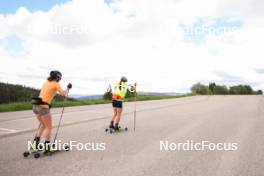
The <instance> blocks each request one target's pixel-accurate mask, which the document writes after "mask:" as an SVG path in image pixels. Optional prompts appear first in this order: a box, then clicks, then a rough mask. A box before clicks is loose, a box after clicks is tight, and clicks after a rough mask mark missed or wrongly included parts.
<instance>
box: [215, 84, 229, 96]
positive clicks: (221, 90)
mask: <svg viewBox="0 0 264 176" xmlns="http://www.w3.org/2000/svg"><path fill="white" fill-rule="evenodd" d="M213 94H214V95H227V94H229V90H228V88H227V87H226V86H219V85H216V86H215V87H214V89H213Z"/></svg>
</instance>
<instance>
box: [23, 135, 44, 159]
mask: <svg viewBox="0 0 264 176" xmlns="http://www.w3.org/2000/svg"><path fill="white" fill-rule="evenodd" d="M38 145H39V138H35V139H34V141H33V144H32V146H31V147H30V149H29V150H28V151H25V152H24V153H23V156H24V157H25V158H27V157H28V156H29V155H35V154H37V153H39V152H41V150H42V149H41V147H39V148H38Z"/></svg>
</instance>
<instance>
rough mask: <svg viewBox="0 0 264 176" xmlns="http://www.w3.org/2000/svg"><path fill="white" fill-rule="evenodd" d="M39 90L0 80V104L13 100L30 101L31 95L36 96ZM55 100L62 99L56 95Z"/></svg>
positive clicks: (12, 101)
mask: <svg viewBox="0 0 264 176" xmlns="http://www.w3.org/2000/svg"><path fill="white" fill-rule="evenodd" d="M39 92H40V90H39V89H35V88H31V87H27V86H22V85H18V84H9V83H2V82H0V104H4V103H14V102H30V101H31V97H33V96H38V95H39ZM55 100H56V101H62V100H63V97H61V96H56V97H55Z"/></svg>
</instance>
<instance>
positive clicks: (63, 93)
mask: <svg viewBox="0 0 264 176" xmlns="http://www.w3.org/2000/svg"><path fill="white" fill-rule="evenodd" d="M58 92H59V94H60V95H61V96H66V95H68V93H69V88H66V90H63V89H62V88H61V87H59V90H58Z"/></svg>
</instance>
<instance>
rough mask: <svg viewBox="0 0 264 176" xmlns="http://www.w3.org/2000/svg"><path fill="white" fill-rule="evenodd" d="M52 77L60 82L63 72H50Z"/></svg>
mask: <svg viewBox="0 0 264 176" xmlns="http://www.w3.org/2000/svg"><path fill="white" fill-rule="evenodd" d="M50 77H51V78H53V79H55V80H56V81H60V80H61V77H62V74H61V72H59V71H56V70H54V71H51V72H50Z"/></svg>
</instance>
